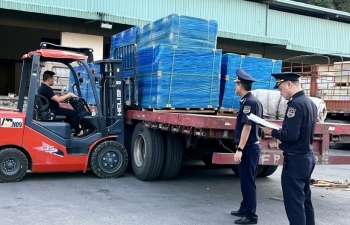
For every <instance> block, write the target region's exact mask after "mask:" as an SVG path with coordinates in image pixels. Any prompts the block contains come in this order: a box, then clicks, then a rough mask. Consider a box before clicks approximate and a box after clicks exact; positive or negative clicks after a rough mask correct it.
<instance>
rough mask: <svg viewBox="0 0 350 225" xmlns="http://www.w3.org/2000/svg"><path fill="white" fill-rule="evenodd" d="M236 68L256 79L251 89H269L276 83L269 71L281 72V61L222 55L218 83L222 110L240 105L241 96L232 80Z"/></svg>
mask: <svg viewBox="0 0 350 225" xmlns="http://www.w3.org/2000/svg"><path fill="white" fill-rule="evenodd" d="M238 68H242V69H243V70H244V71H245V72H246V73H248V74H250V75H251V76H252V77H254V78H255V79H256V80H257V82H254V83H253V87H252V88H253V90H255V89H266V90H269V89H273V87H274V85H275V83H276V82H275V79H274V78H273V77H271V73H279V72H281V70H282V61H281V60H272V59H267V58H259V57H254V56H242V55H237V54H232V53H228V54H225V55H223V56H222V67H221V85H220V109H221V110H222V111H236V110H238V109H239V107H240V103H239V101H240V99H241V97H240V96H238V95H237V94H236V93H235V90H236V83H235V82H234V80H235V78H236V77H237V76H236V70H237V69H238Z"/></svg>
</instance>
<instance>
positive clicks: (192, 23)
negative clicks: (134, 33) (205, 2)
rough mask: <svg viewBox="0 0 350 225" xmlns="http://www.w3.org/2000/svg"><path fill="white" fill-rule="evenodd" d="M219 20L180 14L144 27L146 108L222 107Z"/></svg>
mask: <svg viewBox="0 0 350 225" xmlns="http://www.w3.org/2000/svg"><path fill="white" fill-rule="evenodd" d="M216 37H217V22H216V21H211V20H205V19H199V18H194V17H188V16H181V15H177V14H172V15H169V16H167V17H165V18H163V19H160V20H157V21H155V22H153V23H150V24H148V25H145V26H144V27H142V28H140V32H139V34H138V41H137V42H138V47H139V49H138V83H139V85H138V87H139V90H138V91H139V105H140V107H142V108H218V106H219V101H218V100H219V85H220V83H219V79H220V77H219V74H220V66H221V57H222V51H221V50H218V49H215V47H216Z"/></svg>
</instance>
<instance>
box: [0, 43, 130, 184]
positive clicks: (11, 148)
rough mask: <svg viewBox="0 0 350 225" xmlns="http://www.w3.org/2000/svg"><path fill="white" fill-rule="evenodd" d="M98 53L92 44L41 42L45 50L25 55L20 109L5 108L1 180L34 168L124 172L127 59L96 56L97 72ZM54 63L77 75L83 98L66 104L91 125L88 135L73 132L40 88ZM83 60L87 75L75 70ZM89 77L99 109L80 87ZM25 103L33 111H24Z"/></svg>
mask: <svg viewBox="0 0 350 225" xmlns="http://www.w3.org/2000/svg"><path fill="white" fill-rule="evenodd" d="M92 52H93V50H92V49H90V48H72V47H65V46H59V45H54V44H51V43H41V44H40V49H39V50H35V51H31V52H29V53H28V54H25V55H23V57H22V59H23V67H22V74H21V81H20V90H19V95H18V105H17V108H16V109H14V110H12V111H9V110H6V111H4V110H0V124H1V125H0V134H1V135H0V165H1V166H0V182H16V181H19V180H21V179H22V178H23V177H24V176H25V174H26V173H27V171H28V170H29V171H31V172H33V173H39V172H66V171H81V172H85V171H86V170H92V171H93V173H94V174H96V175H97V176H98V177H100V178H116V177H119V176H120V175H122V174H123V172H124V171H125V169H126V167H127V165H128V153H127V151H126V149H125V148H124V132H123V130H124V114H123V111H122V109H123V108H124V101H121V99H123V98H124V91H123V77H122V71H123V68H122V60H119V59H111V60H101V61H95V62H94V64H95V65H97V66H100V74H99V77H97V76H96V75H95V74H93V72H95V71H94V70H91V69H90V67H89V65H88V63H91V62H93V56H92ZM50 63H61V64H64V65H65V66H66V68H67V69H68V70H69V72H70V74H71V75H72V76H73V77H74V82H75V85H74V88H75V90H76V93H75V94H76V95H77V96H78V97H71V98H69V99H67V100H66V101H67V102H66V103H65V104H69V105H70V107H71V108H73V109H74V110H76V111H77V112H78V113H79V118H80V124H81V126H82V127H84V128H85V129H87V130H89V133H88V134H87V135H86V136H84V137H75V136H72V135H71V127H70V125H69V124H68V123H67V122H65V119H66V118H65V117H63V116H59V115H55V114H54V113H52V112H51V111H50V109H49V107H48V99H46V98H45V97H44V96H41V95H39V94H38V93H37V91H38V88H39V86H40V84H41V80H40V77H41V76H40V75H41V74H42V72H43V71H42V68H43V67H45V65H50ZM77 65H78V66H81V67H83V68H84V70H85V71H84V72H85V74H87V77H86V78H84V77H81V76H80V75H81V73H80V72H76V71H75V69H74V67H75V66H77ZM84 79H87V80H89V81H91V82H90V84H91V90H92V93H93V96H94V99H95V102H96V106H95V108H96V112H97V114H95V112H94V113H92V112H91V107H89V105H88V104H87V102H86V100H85V99H84V98H83V97H82V96H83V95H82V90H81V88H80V87H81V85H82V84H83V83H84V82H85V81H84ZM95 81H96V82H95ZM96 86H99V88H96ZM98 89H99V90H100V93H98V91H97V90H98ZM25 96H27V97H25ZM25 102H26V103H27V110H26V111H23V105H24V104H25Z"/></svg>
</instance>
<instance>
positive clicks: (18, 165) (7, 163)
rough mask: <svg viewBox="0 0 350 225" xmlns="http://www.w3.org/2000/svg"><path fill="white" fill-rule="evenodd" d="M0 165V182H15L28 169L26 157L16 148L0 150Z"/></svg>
mask: <svg viewBox="0 0 350 225" xmlns="http://www.w3.org/2000/svg"><path fill="white" fill-rule="evenodd" d="M0 165H1V168H0V182H1V183H9V182H17V181H20V180H21V179H22V178H23V177H24V175H25V174H26V172H27V170H28V159H27V157H26V156H25V154H24V153H23V152H21V151H20V150H18V149H16V148H4V149H2V150H0Z"/></svg>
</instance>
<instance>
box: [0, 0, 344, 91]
mask: <svg viewBox="0 0 350 225" xmlns="http://www.w3.org/2000/svg"><path fill="white" fill-rule="evenodd" d="M172 13H177V14H181V15H187V16H193V17H200V18H206V19H211V20H216V21H218V24H219V32H218V40H217V48H219V49H223V53H226V52H234V53H239V54H247V55H256V56H261V57H266V58H274V59H282V60H284V59H287V58H290V57H294V56H297V55H303V54H310V53H316V54H333V55H335V56H332V57H330V60H331V61H340V57H339V56H342V57H343V58H344V60H349V59H348V58H347V57H349V53H350V43H349V42H347V41H345V40H346V38H347V37H349V36H350V24H349V22H350V13H345V12H341V11H336V10H332V9H326V8H322V7H317V6H311V5H306V4H303V3H299V2H293V1H288V0H270V1H264V0H254V1H253V0H251V1H245V0H217V1H212V0H177V1H170V0H152V1H140V0H128V1H125V0H113V1H112V0H100V1H94V0H79V1H76V0H71V1H67V0H65V1H50V0H1V1H0V30H1V35H0V47H1V48H0V49H1V50H0V73H1V80H2V82H1V83H0V95H6V94H7V93H10V92H11V93H16V92H17V90H18V86H19V78H20V72H21V66H22V62H21V56H22V55H23V54H25V53H27V52H29V51H31V50H33V49H37V48H38V47H39V44H40V42H51V43H55V44H61V45H65V46H76V47H91V48H93V49H94V59H95V60H98V59H103V58H109V48H110V38H111V36H112V35H113V34H115V33H118V32H120V31H123V30H125V29H128V28H130V27H132V26H135V25H137V26H142V25H145V24H147V23H149V22H151V21H154V20H157V19H159V18H163V17H165V16H167V15H169V14H172ZM317 60H320V59H317ZM317 60H316V59H314V58H313V59H310V60H309V62H310V63H311V62H312V63H327V60H326V59H324V61H323V62H319V61H317Z"/></svg>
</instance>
